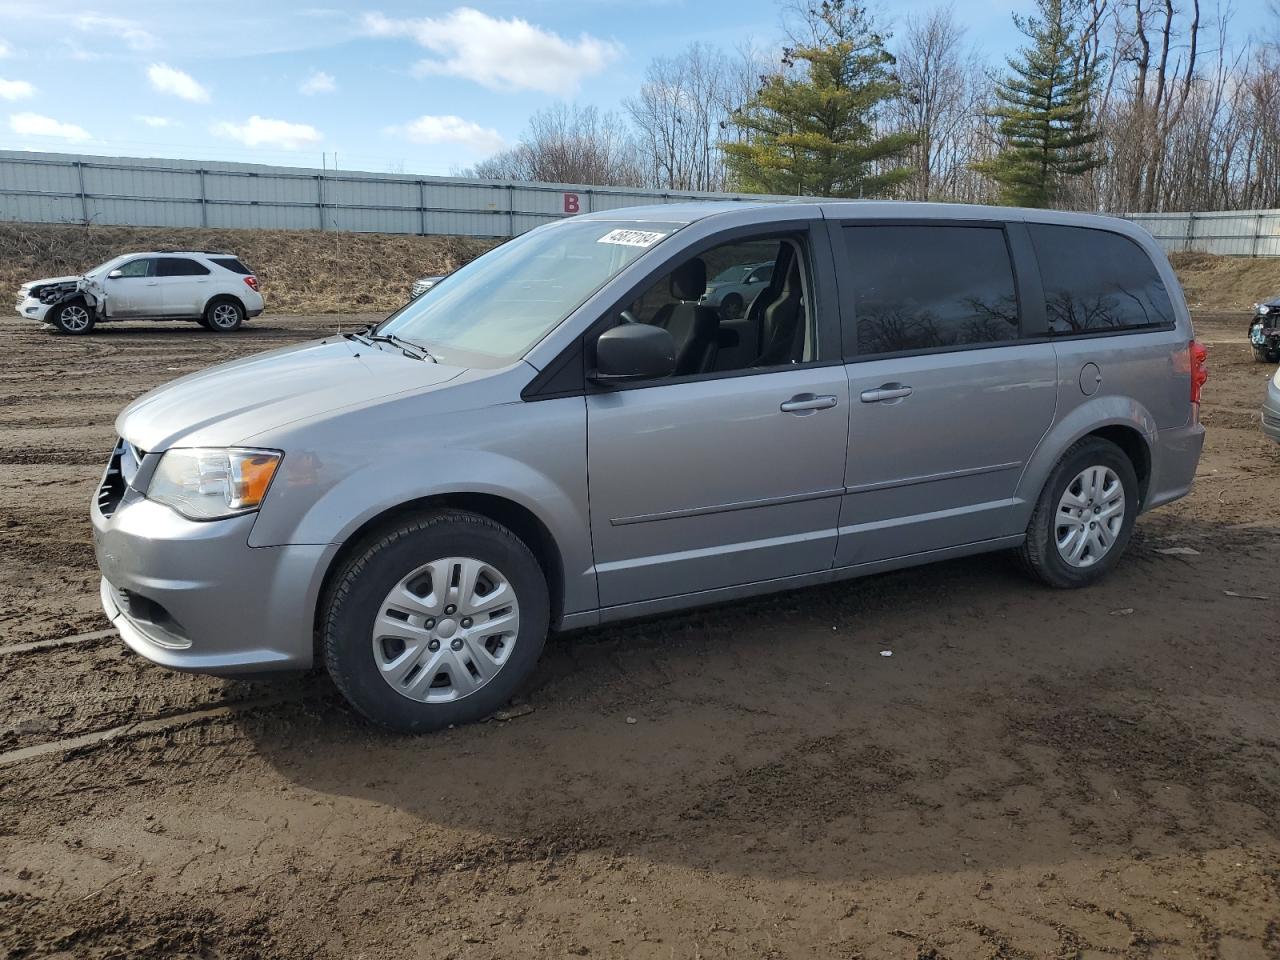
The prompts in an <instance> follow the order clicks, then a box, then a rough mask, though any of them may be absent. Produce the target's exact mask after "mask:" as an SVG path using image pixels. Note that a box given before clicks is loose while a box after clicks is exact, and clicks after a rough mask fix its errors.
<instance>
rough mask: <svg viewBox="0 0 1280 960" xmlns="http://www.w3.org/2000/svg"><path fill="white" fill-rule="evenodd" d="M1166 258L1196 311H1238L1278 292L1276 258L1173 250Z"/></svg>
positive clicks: (1279, 275)
mask: <svg viewBox="0 0 1280 960" xmlns="http://www.w3.org/2000/svg"><path fill="white" fill-rule="evenodd" d="M1169 259H1170V260H1171V261H1173V268H1174V269H1175V270H1176V271H1177V272H1178V279H1180V280H1181V281H1182V289H1183V292H1184V293H1186V295H1187V303H1188V304H1189V305H1190V307H1191V309H1192V310H1193V311H1195V312H1197V313H1241V312H1244V311H1247V310H1249V309H1250V308H1251V307H1252V305H1253V304H1254V303H1256V302H1257V301H1259V300H1264V299H1268V298H1270V297H1274V296H1276V295H1277V294H1280V257H1256V258H1251V257H1216V256H1213V255H1212V254H1208V253H1175V254H1174V255H1173V256H1171V257H1170V258H1169Z"/></svg>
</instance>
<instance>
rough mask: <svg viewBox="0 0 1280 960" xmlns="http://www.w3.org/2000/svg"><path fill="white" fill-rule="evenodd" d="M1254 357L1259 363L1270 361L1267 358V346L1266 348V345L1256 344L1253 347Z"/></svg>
mask: <svg viewBox="0 0 1280 960" xmlns="http://www.w3.org/2000/svg"><path fill="white" fill-rule="evenodd" d="M1253 359H1254V360H1256V361H1257V362H1258V363H1268V362H1269V361H1268V359H1267V350H1266V348H1265V347H1259V346H1257V345H1254V347H1253Z"/></svg>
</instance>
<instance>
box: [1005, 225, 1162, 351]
mask: <svg viewBox="0 0 1280 960" xmlns="http://www.w3.org/2000/svg"><path fill="white" fill-rule="evenodd" d="M1028 229H1029V230H1030V232H1031V241H1032V243H1034V244H1035V248H1036V259H1037V260H1039V261H1040V278H1041V281H1042V282H1043V283H1044V300H1045V311H1046V313H1047V314H1048V321H1049V332H1050V333H1051V334H1059V335H1061V334H1071V333H1086V332H1092V331H1097V330H1104V331H1105V330H1133V329H1141V328H1143V327H1160V326H1165V325H1168V324H1172V323H1173V319H1174V318H1173V304H1172V302H1171V301H1170V300H1169V291H1168V290H1166V289H1165V285H1164V282H1163V281H1162V280H1161V279H1160V274H1159V273H1158V272H1156V268H1155V264H1153V263H1152V262H1151V258H1150V257H1148V256H1147V253H1146V251H1145V250H1143V249H1142V248H1141V247H1140V246H1138V244H1136V243H1134V242H1133V241H1132V240H1130V239H1129V238H1128V237H1125V236H1121V235H1120V234H1118V233H1111V232H1110V231H1107V230H1094V229H1090V228H1089V227H1060V226H1050V225H1047V224H1029V225H1028Z"/></svg>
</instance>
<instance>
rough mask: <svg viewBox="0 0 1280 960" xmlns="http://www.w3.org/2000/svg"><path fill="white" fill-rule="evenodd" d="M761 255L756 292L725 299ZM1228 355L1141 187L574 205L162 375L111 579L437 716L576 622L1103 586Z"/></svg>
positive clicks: (186, 642) (137, 434) (101, 553)
mask: <svg viewBox="0 0 1280 960" xmlns="http://www.w3.org/2000/svg"><path fill="white" fill-rule="evenodd" d="M763 263H771V264H772V265H773V267H772V270H771V271H769V279H768V280H767V282H765V283H764V284H763V286H764V289H762V290H761V291H760V292H759V293H757V294H755V295H754V297H753V299H752V300H751V302H750V304H749V305H748V306H746V307H745V308H744V310H743V311H741V312H740V315H734V316H725V315H723V312H722V311H718V310H716V309H715V308H714V307H712V306H709V305H707V304H706V303H705V302H704V294H705V292H706V285H707V277H708V276H717V275H722V274H723V273H724V272H725V271H728V270H730V269H731V268H733V267H734V266H739V265H747V264H752V265H759V264H763ZM1204 360H1205V354H1204V348H1203V347H1201V346H1200V344H1198V343H1197V342H1195V341H1194V340H1193V334H1192V330H1191V321H1190V317H1189V315H1188V312H1187V307H1186V304H1185V302H1184V300H1183V297H1182V293H1181V290H1180V289H1179V286H1178V282H1177V280H1176V278H1175V277H1174V274H1173V272H1172V270H1171V269H1170V267H1169V264H1168V261H1167V260H1166V258H1165V257H1164V255H1163V254H1162V253H1161V251H1160V249H1159V248H1158V247H1157V246H1156V244H1155V243H1154V241H1153V240H1152V239H1151V237H1150V236H1149V235H1148V234H1146V233H1144V232H1143V231H1142V230H1141V229H1139V228H1137V227H1135V226H1133V225H1131V224H1129V223H1127V222H1125V221H1122V220H1112V219H1105V218H1100V217H1093V216H1084V215H1078V214H1068V213H1053V212H1044V211H1029V210H1013V209H1007V208H985V207H967V206H957V205H929V204H898V203H879V202H830V203H827V202H821V203H818V202H815V203H803V202H797V203H783V204H748V203H732V204H726V203H705V204H693V205H687V206H686V205H670V206H658V207H648V208H633V209H627V210H613V211H608V212H602V213H596V214H589V215H585V216H579V217H573V218H571V219H567V220H562V221H559V222H556V223H552V224H549V225H547V226H543V227H540V228H538V229H536V230H533V231H531V232H529V233H526V234H524V235H523V236H521V237H519V238H517V239H515V240H512V241H510V242H508V243H506V244H503V245H502V246H500V247H498V248H496V249H495V250H493V251H491V252H490V253H488V254H486V255H484V256H482V257H480V258H479V259H477V260H475V261H474V262H472V263H471V264H470V265H468V266H466V267H464V268H462V269H461V270H459V271H457V272H456V273H454V274H452V275H450V276H449V277H447V278H445V279H444V280H442V281H441V282H440V283H439V284H437V285H436V287H435V288H434V289H433V290H432V292H431V296H429V297H423V298H420V299H417V300H414V301H412V302H411V303H409V304H408V305H406V306H405V307H403V308H402V309H401V310H400V311H398V312H397V313H395V314H393V315H392V316H391V317H389V318H388V319H387V320H386V321H384V322H383V323H381V324H378V325H376V326H374V327H370V328H368V329H366V330H364V331H362V332H359V333H351V334H347V335H344V336H332V337H329V338H327V339H324V340H320V341H317V342H313V343H310V344H305V345H300V346H296V347H291V348H287V349H284V350H278V351H274V352H271V353H265V354H261V355H259V356H255V357H251V358H248V359H245V360H240V361H238V362H235V363H230V364H226V365H223V366H220V367H215V368H213V369H210V370H207V371H204V372H202V373H197V374H194V375H192V376H188V377H184V378H183V379H181V380H177V381H175V382H174V383H172V384H169V385H168V386H165V387H162V388H160V389H158V390H156V391H153V392H152V393H150V394H147V395H146V396H144V397H142V398H141V399H139V400H137V401H136V402H134V403H133V404H132V405H130V406H129V407H128V408H127V409H126V410H125V411H124V412H123V413H122V414H121V415H120V417H119V419H118V421H117V432H118V434H119V437H120V440H119V442H118V443H117V445H116V447H115V449H114V451H113V452H112V454H111V459H110V464H109V466H108V468H107V471H106V474H105V476H104V478H103V481H102V484H101V486H100V488H99V490H98V492H97V496H96V499H95V501H94V503H93V505H92V508H91V510H92V519H93V527H94V538H95V543H96V550H97V559H98V564H99V566H100V567H101V570H102V603H103V606H104V607H105V609H106V612H107V615H108V616H109V617H110V618H111V620H112V622H113V623H114V624H115V626H116V628H117V629H118V630H119V632H120V634H121V636H122V637H123V639H124V641H125V643H126V644H128V646H129V647H131V648H132V649H133V650H135V651H137V652H139V653H141V654H142V655H143V656H145V657H148V658H149V659H151V660H153V661H155V662H157V663H160V664H163V665H165V666H169V667H173V668H177V669H181V670H192V671H201V672H208V673H219V674H235V673H245V672H253V673H257V672H261V671H264V670H274V669H289V668H307V667H310V666H312V665H313V664H318V663H323V664H324V665H325V666H326V667H327V669H328V671H329V673H330V674H331V675H332V677H333V679H334V681H335V682H336V684H337V685H338V687H339V688H340V689H341V690H342V692H343V693H344V694H345V695H346V696H347V697H348V698H349V699H350V701H351V702H352V703H353V704H354V705H355V706H356V707H357V708H358V709H359V710H360V711H361V712H362V713H363V714H365V715H366V716H367V717H369V718H371V719H372V720H375V721H377V722H378V723H381V724H384V725H386V726H388V727H392V728H395V729H397V730H404V731H424V730H431V729H435V728H439V727H442V726H445V725H448V724H454V723H461V722H465V721H470V720H476V719H479V718H482V717H485V716H487V715H488V714H490V713H492V712H493V711H494V710H495V709H496V708H498V707H499V706H501V705H502V704H503V703H505V702H506V701H507V700H508V699H509V698H510V697H511V696H512V695H513V694H515V693H516V692H517V691H518V690H519V689H520V687H521V685H522V684H524V683H525V682H526V681H527V680H528V679H529V677H530V675H531V673H532V672H533V670H534V665H535V664H536V662H537V660H538V657H539V655H540V653H541V652H542V648H543V643H544V641H545V639H546V636H547V633H548V631H549V630H566V629H570V628H578V627H589V626H593V625H596V624H600V623H604V622H608V621H616V620H621V619H625V618H630V617H638V616H644V615H649V614H655V613H661V612H664V611H669V610H676V609H680V608H683V607H690V606H694V605H698V604H708V603H717V602H723V601H727V600H733V599H736V598H740V597H745V596H749V595H753V594H761V593H766V592H770V591H776V590H784V589H792V588H796V587H804V586H809V585H812V584H820V583H828V582H831V581H834V580H841V579H845V578H851V577H857V576H861V575H863V574H868V573H874V572H877V571H883V570H889V569H893V568H897V567H905V566H909V565H913V564H921V563H927V562H930V561H933V560H941V559H944V558H949V557H958V556H963V555H967V554H977V553H983V552H987V551H994V550H1009V551H1012V552H1013V553H1014V555H1015V556H1016V557H1017V558H1018V559H1019V561H1020V562H1021V564H1022V565H1023V566H1025V567H1026V569H1027V570H1028V571H1029V572H1030V573H1031V574H1033V575H1034V576H1035V577H1036V578H1038V579H1039V580H1040V581H1042V582H1044V583H1046V584H1048V585H1050V586H1053V587H1080V586H1084V585H1087V584H1089V583H1091V582H1093V581H1094V580H1097V579H1098V578H1099V577H1101V576H1103V575H1105V574H1106V573H1107V572H1108V571H1110V570H1111V569H1112V568H1113V567H1114V566H1115V565H1116V564H1117V562H1119V560H1120V557H1121V554H1122V553H1123V552H1124V549H1125V546H1126V544H1127V543H1128V540H1129V537H1130V534H1131V532H1132V529H1133V524H1134V521H1135V519H1136V518H1137V516H1138V514H1139V513H1141V512H1143V511H1145V510H1149V509H1151V508H1153V507H1158V506H1160V505H1161V504H1165V503H1168V502H1169V501H1171V500H1174V499H1175V498H1177V497H1181V496H1182V495H1184V494H1185V493H1187V491H1188V489H1189V488H1190V486H1191V482H1192V478H1193V476H1194V474H1195V470H1196V464H1197V461H1198V459H1199V456H1200V449H1201V445H1202V443H1203V439H1204V431H1203V428H1202V426H1201V425H1200V421H1199V397H1200V388H1201V384H1202V383H1203V382H1204V379H1205V371H1204Z"/></svg>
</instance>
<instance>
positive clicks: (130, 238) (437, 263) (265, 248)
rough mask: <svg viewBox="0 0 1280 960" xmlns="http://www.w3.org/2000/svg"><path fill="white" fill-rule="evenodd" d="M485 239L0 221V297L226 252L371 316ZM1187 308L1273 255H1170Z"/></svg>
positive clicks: (1279, 290) (1255, 284) (296, 289)
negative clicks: (156, 261)
mask: <svg viewBox="0 0 1280 960" xmlns="http://www.w3.org/2000/svg"><path fill="white" fill-rule="evenodd" d="M492 245H493V244H492V241H489V240H478V239H475V238H471V237H410V236H404V235H401V234H384V233H317V232H315V231H309V230H193V229H185V230H184V229H170V228H165V227H96V226H91V227H80V226H60V225H46V224H29V223H0V290H4V289H11V290H13V289H16V288H17V287H18V286H19V285H21V284H22V283H24V282H25V281H27V280H32V279H36V278H39V277H57V276H63V275H65V274H74V273H80V272H82V271H84V270H87V269H89V268H90V267H92V266H94V265H96V264H99V263H102V262H103V261H104V260H107V259H109V258H111V257H114V256H117V255H119V254H121V253H127V252H129V251H130V250H166V249H168V250H179V249H182V250H230V251H234V252H235V253H236V254H238V255H239V256H240V257H242V258H243V259H244V261H245V262H246V263H248V264H249V265H250V266H251V267H252V268H253V269H254V270H255V271H256V272H257V274H258V277H259V279H261V281H262V284H263V290H264V292H265V293H266V296H267V301H268V304H269V307H270V309H271V311H272V312H275V313H279V312H316V313H331V312H339V311H350V310H356V311H365V310H367V311H378V310H391V309H394V308H395V307H398V306H400V304H402V303H404V301H405V298H406V297H407V296H408V293H409V285H410V284H411V283H413V281H414V280H416V279H417V278H418V277H422V276H427V275H430V274H436V273H448V272H449V271H451V270H456V269H458V267H460V266H462V265H463V264H464V263H466V262H468V261H469V260H471V259H472V258H474V257H477V256H479V255H480V254H481V253H483V252H484V251H485V250H488V249H489V248H490V247H491V246H492ZM1171 259H1172V260H1173V265H1174V268H1175V269H1176V270H1177V271H1178V276H1179V277H1180V278H1181V280H1182V286H1183V289H1184V290H1185V291H1186V294H1187V302H1188V303H1189V304H1190V305H1191V309H1192V310H1194V311H1197V312H1206V313H1238V312H1240V311H1244V310H1247V309H1249V307H1250V305H1251V304H1253V303H1254V302H1255V301H1257V300H1259V299H1262V298H1263V297H1272V296H1275V295H1276V294H1280V258H1275V257H1272V258H1266V257H1264V258H1259V259H1248V258H1243V257H1215V256H1211V255H1209V254H1204V253H1176V254H1174V255H1173V257H1172V258H1171Z"/></svg>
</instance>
